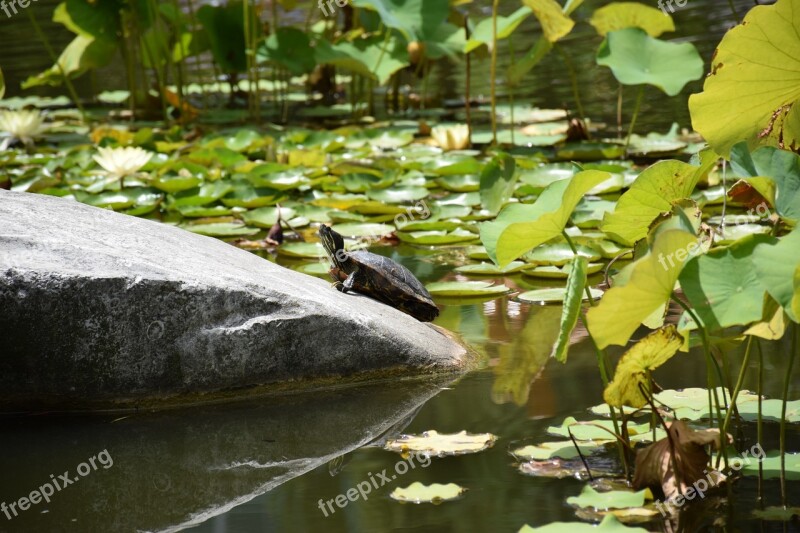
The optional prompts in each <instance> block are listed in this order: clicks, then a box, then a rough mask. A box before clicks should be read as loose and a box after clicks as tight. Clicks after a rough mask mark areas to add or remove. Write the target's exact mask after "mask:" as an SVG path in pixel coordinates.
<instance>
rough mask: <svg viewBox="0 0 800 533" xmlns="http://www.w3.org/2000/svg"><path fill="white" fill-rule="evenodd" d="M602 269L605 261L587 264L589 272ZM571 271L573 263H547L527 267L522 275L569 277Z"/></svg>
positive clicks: (593, 272)
mask: <svg viewBox="0 0 800 533" xmlns="http://www.w3.org/2000/svg"><path fill="white" fill-rule="evenodd" d="M601 270H603V263H589V264H588V265H587V266H586V273H587V274H596V273H598V272H600V271H601ZM571 271H572V264H571V263H567V264H566V265H564V266H563V267H558V266H554V265H547V266H537V267H536V268H526V269H525V270H523V271H522V275H523V276H530V277H532V278H546V279H567V278H568V277H569V273H570V272H571Z"/></svg>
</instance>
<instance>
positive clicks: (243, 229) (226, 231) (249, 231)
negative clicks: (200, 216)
mask: <svg viewBox="0 0 800 533" xmlns="http://www.w3.org/2000/svg"><path fill="white" fill-rule="evenodd" d="M181 227H182V228H183V229H185V230H189V231H191V232H192V233H199V234H200V235H207V236H209V237H243V236H246V235H255V234H256V233H258V232H259V231H260V230H259V229H258V228H251V227H249V226H245V225H244V224H239V223H236V222H217V223H212V224H183V225H181Z"/></svg>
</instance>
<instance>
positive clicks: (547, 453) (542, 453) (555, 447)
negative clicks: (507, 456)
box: [511, 439, 614, 461]
mask: <svg viewBox="0 0 800 533" xmlns="http://www.w3.org/2000/svg"><path fill="white" fill-rule="evenodd" d="M611 442H614V441H613V440H610V439H606V440H597V441H582V442H579V443H578V448H580V453H582V454H583V455H590V454H592V453H594V452H597V451H600V450H603V448H604V446H605V445H606V444H608V443H611ZM511 453H512V454H513V455H514V456H515V457H519V458H521V459H528V460H531V459H533V460H536V461H542V460H545V459H552V458H553V457H560V458H561V459H574V458H575V457H578V450H576V449H575V445H574V444H573V443H572V441H571V440H560V441H555V442H542V443H539V444H529V445H528V446H524V447H522V448H517V449H515V450H512V451H511Z"/></svg>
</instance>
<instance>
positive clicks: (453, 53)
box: [422, 22, 466, 59]
mask: <svg viewBox="0 0 800 533" xmlns="http://www.w3.org/2000/svg"><path fill="white" fill-rule="evenodd" d="M465 43H466V33H465V31H464V28H462V27H459V26H455V25H453V24H450V23H449V22H445V23H444V24H442V25H440V26H439V27H438V28H436V30H435V33H433V34H430V35H428V34H426V35H425V36H424V38H423V41H422V44H423V50H424V52H425V57H428V58H430V59H439V58H441V57H444V56H448V57H450V58H452V59H458V56H459V54H461V51H462V50H463V49H464V45H465Z"/></svg>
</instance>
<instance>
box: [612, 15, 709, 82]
mask: <svg viewBox="0 0 800 533" xmlns="http://www.w3.org/2000/svg"><path fill="white" fill-rule="evenodd" d="M597 64H598V65H603V66H606V67H609V68H610V69H611V72H612V73H613V74H614V77H615V78H617V81H619V82H620V83H622V84H623V85H641V84H644V83H646V84H649V85H654V86H656V87H658V88H659V89H661V90H662V91H664V92H665V93H666V94H668V95H669V96H675V95H676V94H678V93H679V92H681V89H683V87H684V85H686V84H687V83H689V82H690V81H692V80H697V79H700V77H701V76H702V75H703V60H702V58H701V57H700V54H698V53H697V49H696V48H695V47H694V45H693V44H691V43H680V44H676V43H670V42H666V41H661V40H658V39H655V38H653V37H650V36H649V35H647V32H645V31H644V30H642V29H639V28H624V29H621V30H617V31H612V32H609V33H608V35H606V38H605V40H604V41H603V43H602V44H601V45H600V48H599V49H598V50H597Z"/></svg>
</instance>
